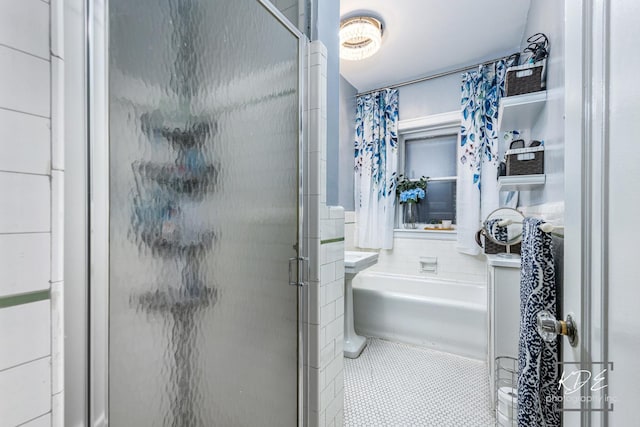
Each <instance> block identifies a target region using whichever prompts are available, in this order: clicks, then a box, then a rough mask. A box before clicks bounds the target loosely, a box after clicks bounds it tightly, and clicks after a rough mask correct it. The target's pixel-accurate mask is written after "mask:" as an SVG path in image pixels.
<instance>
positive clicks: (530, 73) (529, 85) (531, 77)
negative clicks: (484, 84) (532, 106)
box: [505, 59, 547, 96]
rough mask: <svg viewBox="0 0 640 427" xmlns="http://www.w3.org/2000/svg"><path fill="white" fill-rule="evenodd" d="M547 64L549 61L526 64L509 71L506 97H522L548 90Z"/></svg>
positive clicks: (510, 68) (511, 68)
mask: <svg viewBox="0 0 640 427" xmlns="http://www.w3.org/2000/svg"><path fill="white" fill-rule="evenodd" d="M546 64H547V60H546V59H544V60H542V61H539V62H536V63H535V64H524V65H518V66H516V67H509V68H508V69H507V78H506V83H505V93H506V96H515V95H522V94H525V93H531V92H539V91H541V90H545V88H546Z"/></svg>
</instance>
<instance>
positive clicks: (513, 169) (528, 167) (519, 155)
mask: <svg viewBox="0 0 640 427" xmlns="http://www.w3.org/2000/svg"><path fill="white" fill-rule="evenodd" d="M505 157H506V158H507V176H513V175H536V174H541V173H544V145H540V146H538V147H527V148H517V149H515V150H507V152H506V153H505Z"/></svg>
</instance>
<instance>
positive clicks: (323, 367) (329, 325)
mask: <svg viewBox="0 0 640 427" xmlns="http://www.w3.org/2000/svg"><path fill="white" fill-rule="evenodd" d="M326 61H327V59H326V49H325V47H324V46H323V45H322V44H321V43H320V42H313V43H311V46H310V62H309V67H310V68H309V81H310V85H311V88H310V89H311V90H310V92H309V109H308V111H307V120H308V124H309V126H308V130H309V137H308V146H307V147H306V150H307V155H308V167H307V169H306V170H307V174H308V188H307V190H306V193H307V196H306V197H307V199H306V201H307V202H308V203H309V206H308V212H309V215H308V223H309V229H308V231H307V236H308V243H309V244H310V245H311V247H310V250H309V252H310V263H311V265H310V267H311V281H310V283H309V296H310V298H309V300H310V307H309V315H308V319H307V321H308V327H309V338H308V339H309V361H308V369H309V403H308V404H309V407H308V409H309V425H310V426H322V427H325V426H342V419H343V399H344V394H343V393H344V391H343V378H344V376H343V341H344V317H343V316H344V297H343V296H344V241H343V240H344V210H343V209H342V208H341V207H328V206H326V147H327V143H326V139H327V134H326V126H327V111H326V108H327V107H326V66H327V64H326ZM321 242H324V243H321Z"/></svg>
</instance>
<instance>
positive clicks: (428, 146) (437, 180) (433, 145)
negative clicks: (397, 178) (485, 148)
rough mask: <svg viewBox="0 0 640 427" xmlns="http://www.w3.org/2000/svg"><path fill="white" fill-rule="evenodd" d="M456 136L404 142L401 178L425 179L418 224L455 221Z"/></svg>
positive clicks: (406, 140)
mask: <svg viewBox="0 0 640 427" xmlns="http://www.w3.org/2000/svg"><path fill="white" fill-rule="evenodd" d="M457 141H458V136H457V135H444V136H434V137H428V138H419V139H405V150H404V174H405V176H407V177H408V178H410V179H414V178H415V179H418V178H420V177H421V176H428V177H429V183H428V184H427V197H426V198H425V199H423V200H421V201H420V203H419V204H418V206H419V208H418V209H419V213H420V217H419V218H420V219H419V221H420V223H423V224H430V223H434V222H438V223H439V222H440V221H442V220H453V222H454V223H455V219H456V148H457V147H456V146H457Z"/></svg>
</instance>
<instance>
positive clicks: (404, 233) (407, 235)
mask: <svg viewBox="0 0 640 427" xmlns="http://www.w3.org/2000/svg"><path fill="white" fill-rule="evenodd" d="M422 228H424V226H418V228H416V229H413V230H412V229H407V228H395V229H394V230H393V237H395V238H399V239H424V240H456V239H457V237H458V232H457V231H456V230H423V229H422Z"/></svg>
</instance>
